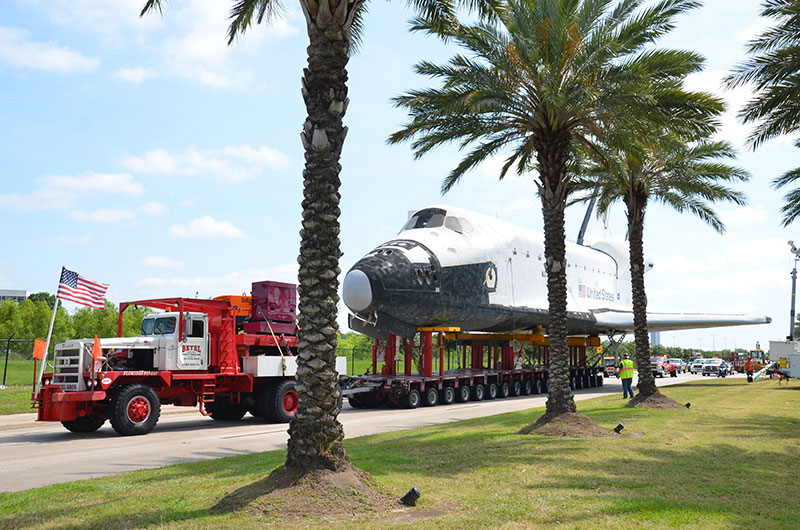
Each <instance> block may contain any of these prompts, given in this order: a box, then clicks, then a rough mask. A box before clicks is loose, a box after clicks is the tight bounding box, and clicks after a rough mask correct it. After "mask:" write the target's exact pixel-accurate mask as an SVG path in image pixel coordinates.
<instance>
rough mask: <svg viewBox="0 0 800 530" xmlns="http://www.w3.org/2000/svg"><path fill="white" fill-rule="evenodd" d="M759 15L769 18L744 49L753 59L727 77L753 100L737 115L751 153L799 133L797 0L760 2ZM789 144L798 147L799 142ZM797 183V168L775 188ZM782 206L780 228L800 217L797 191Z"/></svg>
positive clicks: (799, 8)
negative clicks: (746, 128) (751, 91)
mask: <svg viewBox="0 0 800 530" xmlns="http://www.w3.org/2000/svg"><path fill="white" fill-rule="evenodd" d="M761 16H763V17H768V18H771V19H774V21H775V24H774V25H772V26H770V27H769V28H767V29H766V30H764V32H763V33H761V35H759V36H758V37H757V38H756V39H754V40H752V41H750V42H749V43H748V45H747V51H748V53H750V54H751V55H752V57H751V58H750V59H749V60H748V61H746V62H744V63H742V64H740V65H739V66H737V67H736V68H735V69H734V72H733V73H732V74H731V75H730V76H728V77H727V78H726V81H727V84H728V86H729V87H736V86H739V85H744V84H747V83H753V84H754V85H755V86H754V88H755V94H756V95H755V96H753V98H752V99H751V100H750V101H749V102H748V103H747V104H746V105H745V106H744V107H742V109H741V110H740V111H739V119H740V120H741V121H742V123H755V124H756V127H755V129H754V130H753V132H752V133H751V134H750V137H749V138H748V142H749V143H750V145H751V146H752V147H753V149H756V148H757V147H758V146H760V145H761V144H762V143H764V142H766V141H767V140H769V139H771V138H774V137H776V136H780V135H783V134H792V133H796V132H798V131H800V0H764V2H763V3H762V8H761ZM794 145H795V146H796V147H798V148H800V140H796V141H795V143H794ZM793 182H800V167H798V168H795V169H793V170H790V171H788V172H786V173H784V174H783V175H781V176H780V177H777V178H776V179H775V180H774V181H773V184H774V186H775V187H776V188H781V187H783V186H786V185H789V184H791V183H793ZM784 199H785V200H786V204H785V205H784V206H783V208H781V212H782V213H783V226H788V225H789V224H790V223H792V222H793V221H794V220H795V219H797V217H798V216H800V187H797V188H795V189H793V190H790V191H789V192H788V193H787V194H786V196H785V197H784Z"/></svg>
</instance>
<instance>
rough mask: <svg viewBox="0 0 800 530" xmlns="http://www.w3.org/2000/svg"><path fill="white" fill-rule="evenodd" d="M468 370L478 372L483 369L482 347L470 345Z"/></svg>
mask: <svg viewBox="0 0 800 530" xmlns="http://www.w3.org/2000/svg"><path fill="white" fill-rule="evenodd" d="M470 368H472V369H473V370H480V369H482V368H483V346H478V345H476V344H475V343H472V364H471V365H470Z"/></svg>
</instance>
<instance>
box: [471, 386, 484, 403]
mask: <svg viewBox="0 0 800 530" xmlns="http://www.w3.org/2000/svg"><path fill="white" fill-rule="evenodd" d="M471 393H472V399H473V401H483V397H484V396H485V395H486V389H485V388H484V387H483V385H482V384H480V383H478V384H476V385H473V386H472V392H471Z"/></svg>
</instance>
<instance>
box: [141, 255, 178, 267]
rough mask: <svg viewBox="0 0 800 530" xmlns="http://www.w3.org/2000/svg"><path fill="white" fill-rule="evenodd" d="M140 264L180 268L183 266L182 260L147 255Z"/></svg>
mask: <svg viewBox="0 0 800 530" xmlns="http://www.w3.org/2000/svg"><path fill="white" fill-rule="evenodd" d="M142 264H144V265H147V266H148V267H159V268H162V269H182V268H183V266H184V262H182V261H178V260H173V259H170V258H168V257H166V256H148V257H146V258H144V259H143V260H142Z"/></svg>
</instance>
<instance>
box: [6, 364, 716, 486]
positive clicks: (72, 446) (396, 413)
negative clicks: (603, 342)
mask: <svg viewBox="0 0 800 530" xmlns="http://www.w3.org/2000/svg"><path fill="white" fill-rule="evenodd" d="M697 379H701V377H700V376H699V375H689V374H683V375H681V376H679V377H677V378H673V377H667V378H663V379H657V380H656V381H657V383H658V385H659V386H666V385H671V384H675V383H681V382H685V381H690V380H697ZM605 383H606V384H605V385H604V386H603V387H601V388H591V389H584V390H576V391H575V399H576V400H584V399H590V398H593V397H597V396H602V395H607V394H613V393H617V394H619V395H620V397H621V396H622V385H621V384H620V381H619V380H618V379H616V378H611V379H605ZM546 399H547V395H546V394H543V395H538V396H537V395H533V396H525V397H517V398H509V399H497V400H494V401H483V402H480V403H475V402H469V403H462V404H453V405H448V406H443V405H440V406H438V407H432V408H419V409H415V410H405V409H399V410H386V409H378V410H360V409H352V408H350V406H349V405H345V406H344V409H343V410H342V413H341V414H340V415H339V419H340V421H341V422H342V425H343V426H344V431H345V436H346V437H347V438H355V437H358V436H365V435H368V434H375V433H380V432H387V431H394V430H400V429H410V428H414V427H422V426H426V425H438V424H443V423H449V422H453V421H459V420H464V419H469V418H478V417H482V416H491V415H493V414H500V413H503V412H512V411H518V410H525V409H530V408H535V407H541V406H544V403H545V400H546ZM167 409H172V407H165V411H164V413H163V414H162V416H161V419H160V420H159V423H158V425H157V426H156V428H155V430H154V431H153V432H151V433H150V434H147V435H145V436H118V435H117V434H116V433H115V432H114V431H113V430H112V428H111V426H110V425H109V424H108V422H106V424H105V425H104V426H103V427H102V428H101V429H100V430H99V431H97V432H95V433H91V434H74V433H70V432H68V431H66V430H65V429H64V428H63V427H62V426H61V424H60V423H33V422H32V419H33V418H32V415H17V417H9V416H4V417H0V470H2V471H0V491H19V490H24V489H28V488H34V487H39V486H46V485H48V484H55V483H59V482H68V481H72V480H80V479H86V478H93V477H100V476H104V475H112V474H115V473H123V472H126V471H134V470H136V469H145V468H155V467H163V466H167V465H170V464H178V463H181V462H191V461H196V460H205V459H209V458H219V457H223V456H232V455H241V454H248V453H254V452H260V451H269V450H273V449H283V448H285V447H286V440H287V438H288V435H287V428H288V426H287V425H285V424H265V423H263V422H262V421H260V420H258V419H256V418H253V417H251V416H249V415H248V416H247V417H246V418H245V419H243V420H242V421H240V422H235V423H225V422H222V423H219V422H215V421H214V420H212V419H210V418H205V417H203V416H200V415H199V414H198V413H197V411H196V410H195V409H190V411H187V412H183V409H179V410H180V412H177V411H172V410H167ZM531 419H532V420H533V419H534V418H533V417H531ZM13 424H16V425H13Z"/></svg>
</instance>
